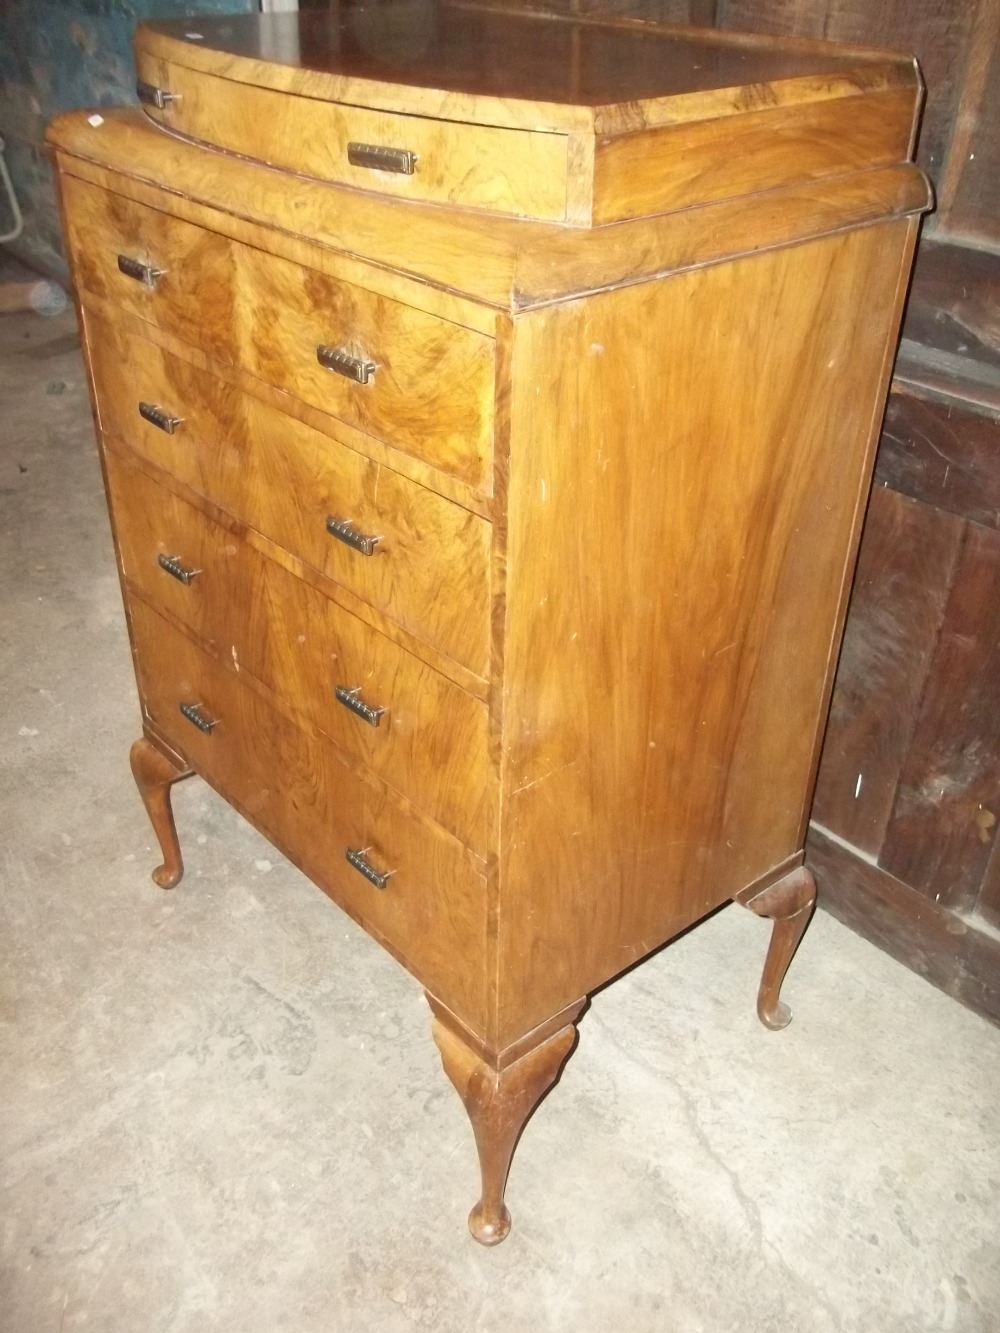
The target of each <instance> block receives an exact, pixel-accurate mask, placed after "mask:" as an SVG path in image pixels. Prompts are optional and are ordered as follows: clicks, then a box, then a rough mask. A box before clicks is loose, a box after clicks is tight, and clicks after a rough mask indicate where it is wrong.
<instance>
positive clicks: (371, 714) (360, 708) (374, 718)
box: [334, 685, 385, 727]
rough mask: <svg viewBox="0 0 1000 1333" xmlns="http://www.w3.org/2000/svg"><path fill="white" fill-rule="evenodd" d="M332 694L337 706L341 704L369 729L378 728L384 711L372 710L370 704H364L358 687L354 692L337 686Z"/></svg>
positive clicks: (342, 686)
mask: <svg viewBox="0 0 1000 1333" xmlns="http://www.w3.org/2000/svg"><path fill="white" fill-rule="evenodd" d="M334 694H335V695H336V698H337V702H338V703H339V704H343V705H344V707H345V708H349V709H350V710H351V712H352V713H354V714H356V715H357V716H358V717H360V718H361V720H362V721H363V722H367V723H368V725H369V726H370V727H377V726H378V724H379V721H380V720H381V718H382V714H383V713H384V712H385V709H384V708H373V707H372V706H371V704H366V703H365V701H364V700H363V699H362V697H361V687H360V685H359V686H358V687H357V689H354V690H349V689H347V687H346V686H344V685H338V686H337V688H336V689H335V690H334Z"/></svg>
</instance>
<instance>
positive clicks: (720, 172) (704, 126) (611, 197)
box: [594, 88, 913, 223]
mask: <svg viewBox="0 0 1000 1333" xmlns="http://www.w3.org/2000/svg"><path fill="white" fill-rule="evenodd" d="M912 127H913V89H912V88H896V89H890V90H888V91H885V92H879V93H875V94H872V95H870V96H867V97H862V96H858V97H855V98H853V99H850V100H846V101H845V100H837V101H825V102H817V103H816V104H815V105H811V106H806V107H802V106H785V107H768V108H766V109H764V110H760V111H753V112H749V113H748V114H745V115H742V116H739V117H734V118H733V122H732V125H731V126H730V127H729V132H728V133H727V134H726V135H725V136H721V135H720V134H719V127H718V124H717V123H716V122H715V121H711V120H706V121H699V122H696V123H694V124H682V125H675V126H669V127H663V128H658V129H654V130H643V131H640V132H638V133H635V134H626V135H620V136H618V137H617V138H613V139H607V140H604V141H602V142H601V143H599V145H598V149H597V154H596V158H595V162H594V221H595V222H598V223H601V222H613V221H616V220H617V219H619V218H626V217H630V218H631V217H642V216H644V215H646V214H648V213H665V212H670V211H672V210H674V209H678V208H684V207H688V206H690V205H691V204H692V203H697V204H699V205H702V204H706V203H709V202H711V201H713V200H723V199H733V198H739V197H740V196H742V195H746V194H755V193H756V192H757V191H759V190H771V189H776V188H779V187H781V186H784V185H799V184H802V183H804V182H807V181H812V180H818V179H821V178H822V177H824V176H836V175H844V174H846V173H848V172H851V171H857V170H858V169H859V168H860V169H865V168H866V167H867V168H872V167H878V166H892V165H894V164H896V163H898V162H902V161H905V159H906V155H907V150H908V146H909V141H910V135H911V131H912Z"/></svg>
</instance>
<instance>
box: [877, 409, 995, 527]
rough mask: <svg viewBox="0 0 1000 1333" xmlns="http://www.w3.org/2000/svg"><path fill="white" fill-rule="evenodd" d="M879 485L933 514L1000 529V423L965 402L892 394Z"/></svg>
mask: <svg viewBox="0 0 1000 1333" xmlns="http://www.w3.org/2000/svg"><path fill="white" fill-rule="evenodd" d="M875 479H876V481H877V482H878V483H880V484H881V485H883V486H888V487H891V489H893V490H895V491H898V492H900V493H901V494H903V495H909V496H912V497H913V498H914V499H915V500H920V501H921V502H922V503H923V504H926V505H931V506H933V507H934V508H935V509H941V510H944V511H945V512H946V513H949V514H955V515H957V516H958V517H960V518H967V519H970V520H971V521H972V522H973V523H981V524H983V525H984V526H985V527H991V528H1000V418H997V417H995V416H993V415H991V414H989V413H986V412H976V411H971V410H970V409H969V408H968V407H967V406H966V405H965V404H964V402H963V400H962V399H961V398H957V397H952V398H948V399H939V400H935V399H929V398H925V397H918V396H917V395H916V394H912V393H894V394H893V395H892V397H891V398H890V399H889V405H888V407H887V409H886V414H885V426H884V428H883V431H882V442H881V444H880V446H879V452H878V459H877V462H876V467H875Z"/></svg>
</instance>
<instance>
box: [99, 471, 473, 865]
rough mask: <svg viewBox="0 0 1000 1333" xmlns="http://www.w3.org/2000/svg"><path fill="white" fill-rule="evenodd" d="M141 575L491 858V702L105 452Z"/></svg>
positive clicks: (129, 564)
mask: <svg viewBox="0 0 1000 1333" xmlns="http://www.w3.org/2000/svg"><path fill="white" fill-rule="evenodd" d="M105 458H106V467H107V479H108V495H109V499H110V502H111V506H112V511H113V513H114V517H115V531H116V533H117V536H118V548H119V554H120V557H121V562H122V569H123V570H124V573H125V577H126V578H127V579H128V581H129V583H130V585H131V586H132V587H133V588H135V589H136V590H138V591H139V592H140V594H141V595H142V596H143V597H145V598H146V600H147V601H150V602H151V603H153V605H154V606H156V607H158V608H159V607H164V608H166V609H167V610H168V611H170V612H171V613H172V614H173V615H174V616H176V617H177V618H178V620H180V621H181V622H182V623H183V624H185V625H187V626H189V627H190V628H191V629H192V630H193V631H194V632H195V633H196V634H197V635H198V636H199V638H201V639H202V640H203V641H204V642H206V643H209V644H211V645H212V646H213V647H214V648H215V649H216V651H217V652H219V653H220V654H221V655H223V656H224V658H225V659H226V661H227V662H231V663H232V665H233V667H234V668H235V669H236V670H237V671H238V672H240V673H241V674H242V673H244V672H247V671H249V672H250V673H251V674H252V675H254V676H255V677H256V678H257V679H258V680H259V681H262V682H263V683H264V684H265V685H267V686H268V687H269V688H270V689H271V690H273V691H274V693H275V695H276V696H277V697H278V698H279V699H281V700H282V701H283V702H284V704H285V706H286V707H287V708H289V709H290V710H291V711H293V712H294V713H296V714H297V715H300V716H305V717H306V718H308V719H309V721H310V722H311V723H312V724H313V725H314V726H316V727H318V728H319V730H320V731H322V732H324V733H325V734H326V735H328V736H329V737H330V738H331V740H333V741H335V742H336V743H337V744H338V745H339V746H340V747H341V748H342V749H343V750H345V751H347V752H348V753H349V754H352V755H353V756H354V757H355V758H356V759H359V760H360V761H361V762H363V763H365V764H366V765H367V766H368V767H369V768H371V769H372V770H373V771H374V772H376V773H378V774H379V775H380V777H382V778H384V779H385V781H386V782H388V783H389V785H390V786H392V787H394V788H395V789H396V790H397V791H400V792H402V793H403V794H404V795H406V796H408V797H409V798H410V799H411V800H412V801H413V802H414V804H415V805H417V806H419V807H421V808H422V809H424V810H426V811H427V813H428V814H429V815H431V816H432V817H433V818H434V819H436V820H437V821H438V823H440V824H442V825H443V826H444V827H445V828H447V829H448V830H449V832H451V833H454V834H455V835H456V836H457V837H459V838H461V840H462V841H463V842H464V843H466V844H467V845H468V846H470V847H472V848H473V849H474V850H475V851H477V852H478V853H479V854H480V855H484V854H485V838H486V833H485V783H486V705H485V704H483V703H481V702H480V701H479V700H477V699H473V698H472V697H471V696H470V695H468V694H466V693H465V691H464V690H462V689H460V688H459V687H458V686H457V685H454V684H452V683H451V681H449V680H446V679H445V677H444V676H442V675H440V674H439V673H438V672H436V671H434V670H433V669H432V668H431V667H429V666H427V665H425V664H424V663H423V662H421V661H419V660H418V659H417V658H416V657H413V656H411V655H410V654H409V653H407V652H406V651H405V650H404V649H402V648H399V647H397V646H396V644H394V643H393V642H392V641H391V640H389V639H387V638H385V636H384V635H381V634H379V633H378V632H377V631H376V630H373V629H370V628H369V627H368V626H367V625H365V624H364V623H363V622H362V621H360V620H358V619H357V618H356V617H355V616H352V615H351V614H350V613H349V612H347V611H344V610H342V609H341V608H340V607H338V606H336V605H334V604H333V603H331V602H330V601H328V600H327V598H325V597H324V596H323V595H322V593H319V592H317V591H316V590H315V589H314V588H312V587H310V586H309V585H308V584H306V583H303V582H302V581H301V580H300V579H297V578H296V577H295V576H294V575H293V574H290V573H289V572H288V571H287V570H286V569H284V568H282V566H280V565H278V564H275V563H274V562H273V561H270V560H267V559H265V558H264V556H262V555H260V554H259V553H258V552H257V551H255V550H254V549H253V547H251V546H249V545H247V543H246V542H244V541H242V540H241V539H240V538H239V536H235V535H234V534H233V533H232V532H230V531H228V530H227V529H226V528H223V527H220V526H219V524H217V523H213V522H212V521H211V520H210V519H208V518H206V517H205V515H204V514H202V513H200V512H199V511H198V510H196V509H194V508H193V507H192V506H191V505H189V504H185V503H184V501H183V500H179V499H178V498H177V497H176V496H175V495H173V494H171V493H170V492H169V491H167V490H165V489H164V488H163V487H162V486H160V485H158V484H157V483H156V482H154V481H152V480H150V478H149V477H147V476H146V475H145V473H143V472H142V471H140V470H139V468H138V467H136V466H135V465H134V464H133V463H131V462H130V461H129V460H128V459H127V458H126V457H125V456H123V455H119V454H118V453H117V451H115V450H112V449H110V448H109V449H107V450H106V454H105Z"/></svg>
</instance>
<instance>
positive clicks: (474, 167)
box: [136, 49, 569, 222]
mask: <svg viewBox="0 0 1000 1333" xmlns="http://www.w3.org/2000/svg"><path fill="white" fill-rule="evenodd" d="M136 58H137V66H138V70H139V79H140V85H139V86H140V95H141V96H142V97H143V100H144V102H145V104H146V110H147V113H148V114H149V115H150V116H151V117H152V118H153V119H154V120H157V121H159V122H160V124H162V125H164V126H166V127H167V128H168V129H171V130H177V131H179V132H180V133H181V134H186V135H188V136H189V137H190V138H192V139H199V140H201V141H202V142H203V143H210V144H213V145H215V146H217V147H219V148H225V149H228V150H229V151H230V152H234V153H241V154H242V155H243V156H245V157H254V158H257V159H258V160H259V161H262V162H267V163H269V164H270V165H271V166H275V167H284V168H286V169H288V170H291V171H297V172H301V173H302V174H303V175H307V176H315V177H317V178H318V179H319V180H327V181H334V182H336V183H337V184H340V185H353V186H357V187H359V188H361V189H364V190H376V191H378V192H379V193H380V194H390V195H396V196H398V197H400V198H403V199H419V200H422V201H425V202H428V203H443V204H461V205H464V206H467V207H470V208H484V209H491V210H493V211H495V212H498V213H508V214H514V215H515V216H521V217H528V218H539V219H543V220H546V221H553V222H561V221H563V220H565V218H566V190H567V164H568V155H567V148H568V144H569V138H568V136H567V135H565V134H558V133H548V132H544V131H538V130H528V129H507V128H498V127H496V126H492V125H469V124H461V123H459V122H456V121H451V120H435V119H431V118H430V117H425V116H413V115H399V114H394V113H392V112H391V111H382V110H375V109H372V108H370V107H362V106H348V105H344V104H341V103H337V102H323V101H319V100H317V99H316V98H312V97H296V96H294V95H292V94H288V93H280V92H275V91H273V90H271V89H268V88H260V87H254V86H253V85H251V84H246V83H236V82H234V81H233V80H232V79H226V78H217V77H215V76H213V75H210V74H202V73H198V72H197V71H195V70H192V69H189V68H187V67H186V66H184V65H179V64H174V63H172V62H169V61H165V60H157V59H155V58H153V57H151V56H148V55H146V54H145V53H144V52H143V51H142V50H141V49H139V50H138V51H137V56H136ZM165 94H166V96H165ZM158 103H159V105H158Z"/></svg>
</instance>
